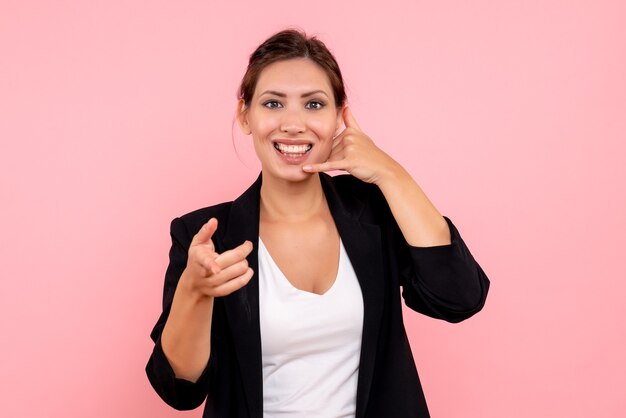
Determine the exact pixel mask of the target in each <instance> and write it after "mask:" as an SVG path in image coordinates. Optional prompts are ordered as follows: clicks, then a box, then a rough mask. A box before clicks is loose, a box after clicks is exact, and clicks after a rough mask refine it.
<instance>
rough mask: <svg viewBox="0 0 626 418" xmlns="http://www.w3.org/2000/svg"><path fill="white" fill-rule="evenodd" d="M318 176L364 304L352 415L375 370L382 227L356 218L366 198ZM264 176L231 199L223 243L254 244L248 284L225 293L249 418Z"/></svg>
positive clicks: (254, 382) (258, 404) (257, 364)
mask: <svg viewBox="0 0 626 418" xmlns="http://www.w3.org/2000/svg"><path fill="white" fill-rule="evenodd" d="M320 180H321V183H322V188H323V190H324V195H325V197H326V200H327V202H328V206H329V208H330V211H331V213H332V216H333V219H334V221H335V224H336V226H337V230H338V232H339V235H340V236H341V239H342V241H343V244H344V247H345V249H346V252H347V254H348V257H349V258H350V261H351V263H352V266H353V268H354V271H355V273H356V275H357V278H358V280H359V284H360V286H361V292H362V294H363V304H364V318H363V337H362V346H361V358H360V365H359V377H358V387H357V408H356V410H357V411H356V412H357V413H356V416H357V417H361V416H363V414H364V412H365V408H366V405H367V400H368V399H369V393H370V388H371V383H372V376H373V372H374V361H375V357H376V345H377V340H378V335H379V331H380V321H381V318H382V310H383V299H384V291H385V287H384V283H383V276H384V272H383V268H382V262H381V254H382V247H381V235H380V228H379V227H378V226H376V225H371V224H367V223H363V222H360V221H359V217H360V215H361V214H362V212H363V211H364V209H365V208H366V205H365V203H364V202H361V201H359V200H355V199H353V198H351V199H346V196H342V195H341V194H340V192H339V190H337V188H336V186H335V184H334V182H333V180H332V178H331V177H330V176H328V175H327V174H324V173H320ZM261 184H262V176H261V175H259V177H258V178H257V180H256V181H255V182H254V183H253V184H252V185H251V186H250V187H249V188H248V190H246V191H245V192H244V193H243V194H242V195H241V196H239V197H238V198H237V199H236V200H235V201H234V202H233V204H232V207H231V211H230V215H229V219H228V221H227V225H226V228H225V231H224V235H223V236H224V240H223V241H224V246H225V248H233V247H236V246H237V245H240V244H241V243H242V242H244V241H245V240H249V241H250V242H252V243H253V244H254V250H253V251H252V252H251V253H250V255H249V256H248V264H249V266H250V267H251V268H252V269H253V271H254V276H253V277H252V279H251V280H250V282H248V284H247V285H246V286H244V287H243V288H241V289H240V290H238V291H237V292H234V293H232V294H231V295H229V296H227V297H225V298H224V305H225V308H226V315H227V318H228V321H229V322H230V327H229V328H230V330H231V331H232V335H233V340H234V346H235V350H236V354H237V358H238V360H239V367H240V372H241V373H242V376H241V381H242V382H243V386H244V393H245V396H246V400H247V404H248V410H249V414H250V416H251V417H258V418H260V417H261V416H262V413H263V393H262V391H263V373H262V361H261V332H260V321H259V280H258V275H257V274H258V238H259V212H260V200H261Z"/></svg>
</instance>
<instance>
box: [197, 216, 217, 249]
mask: <svg viewBox="0 0 626 418" xmlns="http://www.w3.org/2000/svg"><path fill="white" fill-rule="evenodd" d="M216 230H217V219H215V218H211V219H209V222H207V223H205V224H204V225H202V228H200V231H198V233H197V234H196V235H195V236H194V237H193V239H192V240H191V245H197V244H206V243H208V242H209V241H211V237H213V234H214V233H215V231H216Z"/></svg>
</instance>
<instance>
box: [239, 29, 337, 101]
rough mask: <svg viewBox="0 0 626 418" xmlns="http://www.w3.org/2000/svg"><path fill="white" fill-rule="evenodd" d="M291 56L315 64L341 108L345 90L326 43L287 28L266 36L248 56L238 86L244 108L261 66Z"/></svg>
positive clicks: (249, 99)
mask: <svg viewBox="0 0 626 418" xmlns="http://www.w3.org/2000/svg"><path fill="white" fill-rule="evenodd" d="M294 58H308V59H310V60H311V61H313V62H314V63H316V64H317V65H319V66H320V67H321V68H322V70H324V72H325V73H326V75H327V76H328V79H329V80H330V85H331V87H332V89H333V94H334V96H335V105H336V106H337V107H341V106H342V105H343V104H344V103H345V101H346V91H345V88H344V84H343V78H342V77H341V70H339V65H338V64H337V61H336V60H335V57H333V54H331V52H330V51H329V50H328V48H326V45H324V43H323V42H322V41H320V40H319V39H317V38H316V37H314V36H313V37H307V36H306V34H305V33H304V32H300V31H297V30H295V29H287V30H283V31H280V32H278V33H276V34H274V35H272V36H271V37H269V38H268V39H267V40H266V41H265V42H263V43H262V44H261V45H259V47H258V48H257V49H256V50H255V51H254V52H253V53H252V55H250V60H249V61H248V68H247V70H246V74H245V75H244V76H243V79H242V80H241V86H240V87H239V98H240V99H243V101H244V103H245V105H246V107H247V106H249V105H250V101H251V100H252V96H253V95H254V89H255V88H256V84H257V81H258V80H259V76H260V75H261V72H262V71H263V70H264V69H265V67H267V66H268V65H270V64H273V63H275V62H277V61H284V60H289V59H294Z"/></svg>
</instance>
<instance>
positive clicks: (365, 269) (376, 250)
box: [321, 175, 385, 417]
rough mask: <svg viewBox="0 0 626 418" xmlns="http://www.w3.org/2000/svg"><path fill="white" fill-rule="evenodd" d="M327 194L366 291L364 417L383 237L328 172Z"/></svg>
mask: <svg viewBox="0 0 626 418" xmlns="http://www.w3.org/2000/svg"><path fill="white" fill-rule="evenodd" d="M321 179H322V186H323V188H324V194H325V195H326V200H327V201H328V205H329V207H330V211H331V213H332V215H333V219H334V220H335V224H336V226H337V230H338V231H339V235H340V236H341V239H342V241H343V244H344V247H345V249H346V252H347V253H348V257H349V258H350V262H351V263H352V267H353V268H354V271H355V273H356V275H357V278H358V280H359V285H360V286H361V292H362V293H363V309H364V312H363V337H362V343H361V359H360V364H359V377H358V386H357V397H356V416H357V417H362V416H363V415H364V413H365V408H366V406H367V401H368V399H369V394H370V389H371V384H372V377H373V374H374V360H375V358H376V349H377V341H378V334H379V331H380V322H381V318H382V312H383V299H384V295H383V293H384V291H385V287H384V273H383V268H382V262H381V256H380V255H381V254H382V248H381V236H380V228H379V227H378V226H377V225H372V224H367V223H364V222H360V221H359V216H360V214H361V213H362V212H363V210H364V209H365V204H364V203H363V202H351V207H349V208H347V207H346V206H345V204H344V200H342V198H341V195H340V194H339V193H338V191H337V190H336V189H335V186H334V185H333V183H332V181H331V179H330V178H329V176H327V175H321Z"/></svg>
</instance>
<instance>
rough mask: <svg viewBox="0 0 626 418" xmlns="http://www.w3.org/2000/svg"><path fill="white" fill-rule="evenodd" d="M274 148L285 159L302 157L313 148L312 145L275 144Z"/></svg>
mask: <svg viewBox="0 0 626 418" xmlns="http://www.w3.org/2000/svg"><path fill="white" fill-rule="evenodd" d="M274 148H275V149H276V150H277V151H278V152H280V153H281V154H283V155H286V156H287V157H302V156H303V155H304V154H306V153H307V152H309V151H310V150H311V148H313V144H303V145H286V144H281V143H278V142H275V143H274Z"/></svg>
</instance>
